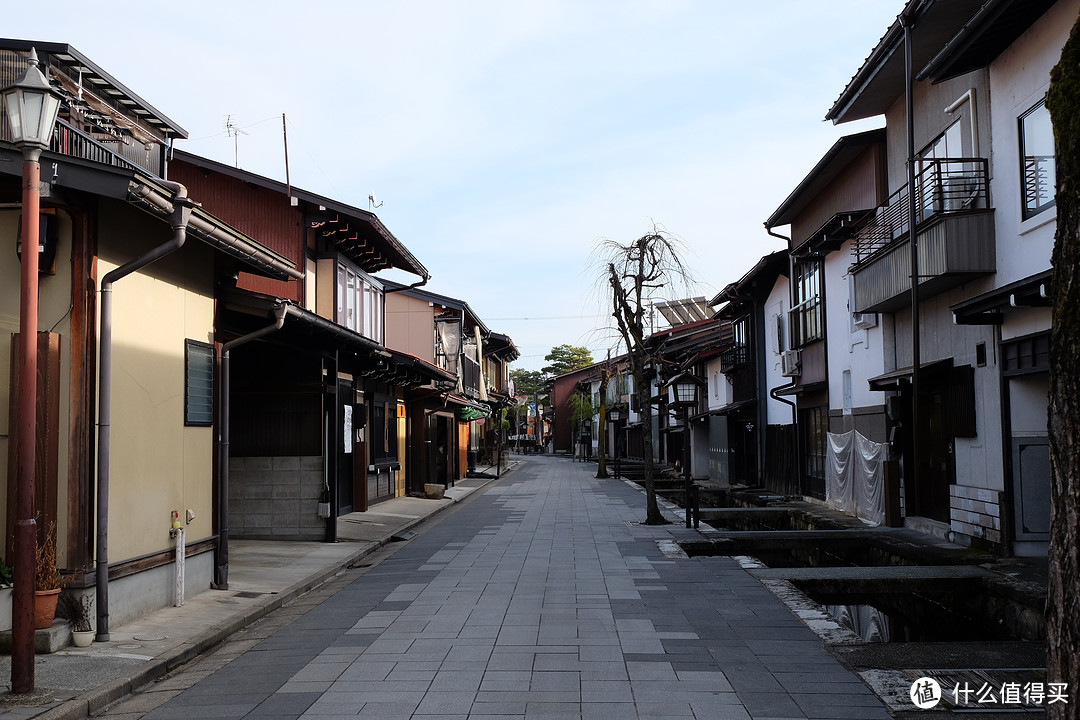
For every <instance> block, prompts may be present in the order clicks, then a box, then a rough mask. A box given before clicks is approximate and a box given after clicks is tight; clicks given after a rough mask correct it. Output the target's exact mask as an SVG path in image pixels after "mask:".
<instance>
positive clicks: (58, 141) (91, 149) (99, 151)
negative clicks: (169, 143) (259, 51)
mask: <svg viewBox="0 0 1080 720" xmlns="http://www.w3.org/2000/svg"><path fill="white" fill-rule="evenodd" d="M103 139H104V142H103V141H102V140H97V139H95V138H93V137H91V136H90V135H88V134H86V133H84V132H83V131H81V130H79V129H78V128H76V127H75V126H74V125H72V124H71V123H69V122H67V121H66V120H64V119H62V118H57V120H56V131H55V132H54V133H53V136H52V142H51V143H49V152H53V153H56V154H57V155H66V156H68V157H73V158H79V159H80V160H88V161H90V162H92V163H97V164H99V165H105V166H107V167H115V168H123V169H125V170H140V171H143V172H147V173H149V174H150V175H153V176H155V177H161V147H160V146H158V145H151V147H150V149H147V147H146V146H145V145H143V144H141V143H134V142H130V139H129V141H127V142H125V140H124V139H120V138H117V139H111V138H104V136H103ZM0 140H4V141H7V142H10V141H11V131H10V129H9V128H8V126H7V123H6V122H2V123H0ZM110 146H112V147H110ZM114 148H115V149H114Z"/></svg>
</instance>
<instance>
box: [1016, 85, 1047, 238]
mask: <svg viewBox="0 0 1080 720" xmlns="http://www.w3.org/2000/svg"><path fill="white" fill-rule="evenodd" d="M1055 180H1056V169H1055V164H1054V132H1053V128H1052V127H1051V125H1050V111H1049V110H1047V109H1046V103H1045V101H1043V100H1040V101H1039V102H1038V104H1037V105H1035V107H1033V108H1031V109H1030V110H1028V111H1027V112H1026V113H1024V114H1023V115H1021V116H1020V185H1021V187H1022V188H1023V198H1024V199H1023V202H1024V206H1023V219H1024V220H1027V219H1028V218H1031V217H1034V216H1035V215H1038V214H1039V213H1041V212H1042V211H1043V210H1049V209H1050V208H1052V207H1054V184H1055Z"/></svg>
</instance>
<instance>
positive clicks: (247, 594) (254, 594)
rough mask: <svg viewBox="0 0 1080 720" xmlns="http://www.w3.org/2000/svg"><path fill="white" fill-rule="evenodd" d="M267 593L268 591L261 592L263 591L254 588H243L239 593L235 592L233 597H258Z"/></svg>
mask: <svg viewBox="0 0 1080 720" xmlns="http://www.w3.org/2000/svg"><path fill="white" fill-rule="evenodd" d="M265 594H266V593H261V592H255V591H254V590H242V591H240V592H238V593H234V594H233V597H238V598H257V597H262V596H263V595H265Z"/></svg>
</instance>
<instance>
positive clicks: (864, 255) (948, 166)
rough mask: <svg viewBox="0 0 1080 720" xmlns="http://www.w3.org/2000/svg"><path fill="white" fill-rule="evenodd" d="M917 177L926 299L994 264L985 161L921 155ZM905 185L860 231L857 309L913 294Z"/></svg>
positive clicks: (898, 304) (889, 305)
mask: <svg viewBox="0 0 1080 720" xmlns="http://www.w3.org/2000/svg"><path fill="white" fill-rule="evenodd" d="M920 164H921V168H922V170H921V172H920V173H919V174H918V176H916V179H915V191H916V197H915V222H916V233H917V236H918V242H919V246H918V250H919V252H918V260H919V267H918V271H917V272H916V273H914V274H915V275H916V276H917V277H918V283H919V297H920V299H927V298H930V297H933V296H935V295H937V294H939V293H942V292H944V291H946V290H948V289H950V288H953V287H956V286H957V285H960V284H962V283H964V282H966V281H967V280H969V279H970V278H972V277H977V276H979V275H985V274H987V273H992V272H994V270H995V266H996V262H997V259H996V252H995V244H994V211H993V210H992V209H991V208H990V204H989V195H988V192H987V188H988V166H987V161H986V160H984V159H981V158H960V159H955V160H954V159H942V160H923V161H920ZM908 198H909V196H908V191H907V186H905V187H902V188H900V190H898V191H897V192H895V193H893V194H892V195H891V196H890V197H889V199H888V201H886V202H885V203H884V204H882V205H881V206H880V207H878V209H877V210H876V211H875V213H874V215H873V218H872V220H871V221H870V223H869V224H868V225H866V226H865V227H864V228H863V229H862V230H860V231H859V234H858V235H856V237H855V248H854V255H855V263H854V264H853V265H852V267H851V274H852V277H853V279H854V291H855V292H854V306H853V307H852V311H853V312H858V313H867V312H896V311H897V310H899V309H900V308H902V307H904V306H905V305H907V304H908V303H909V302H910V297H911V276H912V274H913V273H912V268H911V248H910V244H909V240H910V233H909V228H908Z"/></svg>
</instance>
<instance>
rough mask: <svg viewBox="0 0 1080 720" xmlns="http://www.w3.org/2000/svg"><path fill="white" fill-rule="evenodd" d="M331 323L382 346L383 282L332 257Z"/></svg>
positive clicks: (340, 259) (346, 261)
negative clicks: (332, 307)
mask: <svg viewBox="0 0 1080 720" xmlns="http://www.w3.org/2000/svg"><path fill="white" fill-rule="evenodd" d="M335 264H336V266H337V267H336V269H335V271H334V293H335V294H336V295H337V301H336V303H335V307H336V311H335V317H334V322H336V323H337V324H338V325H341V326H342V327H345V328H348V329H349V330H352V331H353V332H355V333H358V334H360V335H363V336H364V337H366V338H368V339H370V340H374V341H375V342H377V343H379V344H380V345H382V344H383V343H384V341H385V338H384V336H383V332H384V328H385V322H384V320H383V314H384V312H385V299H384V291H383V285H382V283H381V282H379V281H378V280H377V279H376V278H374V277H372V276H371V275H368V274H367V273H366V272H364V271H363V270H361V269H360V268H358V267H356V266H355V265H353V264H352V263H351V262H349V261H348V260H346V259H345V258H342V257H340V256H339V257H338V258H336V263H335Z"/></svg>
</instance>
